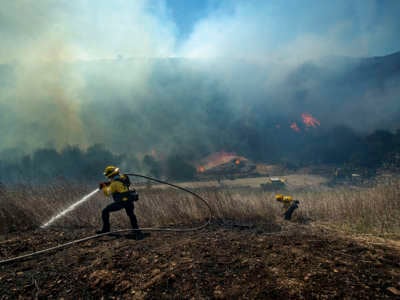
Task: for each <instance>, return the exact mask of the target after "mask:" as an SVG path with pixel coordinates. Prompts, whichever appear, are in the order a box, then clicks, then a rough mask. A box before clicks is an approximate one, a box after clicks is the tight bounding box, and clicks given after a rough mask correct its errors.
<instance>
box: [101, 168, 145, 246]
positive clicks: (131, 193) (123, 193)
mask: <svg viewBox="0 0 400 300" xmlns="http://www.w3.org/2000/svg"><path fill="white" fill-rule="evenodd" d="M104 176H106V177H107V178H108V179H109V180H108V181H106V182H101V183H100V184H99V189H100V190H102V191H103V193H104V195H106V196H112V198H113V200H114V202H113V203H111V204H109V205H107V206H106V207H105V208H104V209H103V211H102V213H101V217H102V220H103V228H102V229H101V230H99V231H97V232H96V233H106V232H109V231H110V212H113V211H118V210H121V209H125V212H126V214H127V215H128V217H129V220H130V222H131V225H132V229H136V230H135V231H134V233H133V235H134V237H135V238H137V239H141V238H143V233H142V232H141V231H140V230H138V229H139V226H138V222H137V219H136V216H135V213H134V201H137V200H138V199H139V196H138V194H137V193H136V191H135V190H130V189H129V186H130V185H131V182H130V180H129V177H128V175H125V174H121V173H120V171H119V168H117V167H114V166H108V167H106V168H105V170H104Z"/></svg>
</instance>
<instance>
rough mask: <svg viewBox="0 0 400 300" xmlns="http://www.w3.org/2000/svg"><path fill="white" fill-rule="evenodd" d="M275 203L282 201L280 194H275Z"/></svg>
mask: <svg viewBox="0 0 400 300" xmlns="http://www.w3.org/2000/svg"><path fill="white" fill-rule="evenodd" d="M275 199H276V201H282V200H283V195H282V194H276V195H275Z"/></svg>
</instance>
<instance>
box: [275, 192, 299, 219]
mask: <svg viewBox="0 0 400 300" xmlns="http://www.w3.org/2000/svg"><path fill="white" fill-rule="evenodd" d="M275 199H276V201H278V202H281V203H283V209H284V210H285V214H284V216H285V220H290V219H291V218H292V214H293V212H294V211H295V210H296V209H297V208H298V207H299V203H300V201H299V200H293V197H292V196H284V195H282V194H277V195H275Z"/></svg>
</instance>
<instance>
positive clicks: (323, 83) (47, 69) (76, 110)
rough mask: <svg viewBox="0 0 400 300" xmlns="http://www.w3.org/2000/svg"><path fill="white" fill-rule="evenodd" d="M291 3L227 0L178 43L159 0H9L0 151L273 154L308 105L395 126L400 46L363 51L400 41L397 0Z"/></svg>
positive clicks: (330, 122) (347, 121)
mask: <svg viewBox="0 0 400 300" xmlns="http://www.w3.org/2000/svg"><path fill="white" fill-rule="evenodd" d="M296 3H298V2H297V1H287V3H286V4H281V2H280V1H279V2H278V1H277V2H273V4H272V5H270V4H267V3H265V2H264V1H222V2H221V4H220V5H219V6H218V8H217V9H215V10H214V11H212V12H210V13H209V14H208V15H205V16H204V17H203V18H201V19H200V20H199V21H198V22H197V23H196V24H195V25H194V28H193V31H192V32H190V33H189V34H188V35H187V36H186V37H185V38H184V39H183V40H182V39H179V38H178V36H179V34H178V28H177V27H176V25H175V24H174V21H173V19H172V17H171V12H170V11H169V8H168V3H167V2H164V1H121V0H118V1H96V2H92V1H84V0H81V1H73V2H71V1H57V2H54V1H40V2H36V1H11V2H8V3H5V4H3V5H2V6H1V7H0V20H1V21H0V25H1V26H0V34H1V38H2V47H1V49H0V63H1V65H0V108H1V119H0V125H1V129H0V134H1V141H2V143H1V145H0V150H2V151H4V150H6V149H18V150H19V151H20V152H25V153H29V152H31V151H33V150H35V149H38V148H43V147H54V148H56V149H62V148H64V147H65V146H67V145H79V146H80V147H81V148H87V147H89V146H90V145H93V144H104V145H106V147H107V148H108V149H111V150H112V151H114V152H115V153H135V155H139V156H141V157H143V156H144V155H145V154H147V153H151V151H152V150H154V151H155V152H156V153H158V155H159V156H160V157H162V156H163V155H164V156H165V155H168V154H169V153H174V152H177V151H178V152H180V153H185V155H187V156H188V159H192V158H193V157H201V156H202V155H206V154H208V153H211V152H214V151H220V150H225V151H236V152H245V153H255V152H257V151H258V152H263V151H266V152H268V151H271V153H272V152H273V151H275V150H274V149H275V148H274V147H279V146H277V145H276V143H274V142H273V141H276V142H277V141H280V142H282V141H281V136H282V135H285V136H286V137H287V138H288V139H291V138H293V134H295V133H293V132H292V130H291V129H290V124H292V123H293V122H296V121H299V119H301V114H302V113H304V112H306V113H311V114H312V115H314V116H315V117H317V118H318V119H319V120H321V126H320V127H319V129H318V130H328V129H329V128H331V127H334V126H336V125H343V124H344V125H347V126H350V127H352V128H354V129H356V130H358V131H364V132H370V131H373V130H374V129H377V128H387V129H396V128H398V127H399V126H400V124H399V119H400V118H399V117H400V111H399V106H398V99H399V95H400V89H399V86H400V85H399V83H400V72H399V68H400V56H399V54H397V55H392V56H387V57H382V58H376V59H374V58H370V59H363V58H362V57H368V56H375V55H384V54H389V53H391V52H395V51H396V50H399V49H400V44H399V42H398V39H397V38H396V35H397V32H398V30H397V29H398V25H399V24H398V20H397V19H398V18H397V17H396V14H395V12H396V11H399V8H400V7H399V2H398V1H392V2H390V1H388V2H387V3H386V6H385V11H382V7H381V6H380V5H379V2H378V1H362V2H354V3H352V4H348V2H347V1H338V2H335V4H330V5H331V6H329V5H328V6H329V7H326V6H327V4H326V3H324V4H323V5H322V4H321V3H319V2H318V1H310V3H309V4H310V5H306V4H304V5H302V6H301V7H300V6H299V5H298V4H296ZM288 12H289V13H288ZM294 12H296V13H294ZM316 28H318V30H317V29H316ZM396 41H397V42H396ZM383 44H384V46H382V45H383ZM350 57H353V58H350ZM354 57H358V58H354ZM277 126H279V128H286V129H285V130H288V132H289V133H287V132H286V131H279V130H277ZM277 137H279V138H277ZM294 138H295V139H297V137H296V136H294ZM255 148H257V151H256V150H254V149H255ZM252 151H253V152H252ZM258 152H257V153H258ZM7 153H10V151H8V152H7ZM14 153H17V151H14ZM254 157H255V158H257V157H258V158H260V157H265V156H264V155H261V156H260V155H254Z"/></svg>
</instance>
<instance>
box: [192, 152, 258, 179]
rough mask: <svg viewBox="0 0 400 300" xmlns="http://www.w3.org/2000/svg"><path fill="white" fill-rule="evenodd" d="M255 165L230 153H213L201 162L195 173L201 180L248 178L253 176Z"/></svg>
mask: <svg viewBox="0 0 400 300" xmlns="http://www.w3.org/2000/svg"><path fill="white" fill-rule="evenodd" d="M255 170H256V165H255V164H254V163H252V162H251V161H250V160H249V159H247V158H245V157H243V156H239V155H237V154H235V153H232V152H225V151H219V152H215V153H213V154H211V155H209V156H207V157H205V158H203V159H202V160H201V165H200V166H198V167H197V172H198V173H199V175H200V177H201V178H207V177H213V176H222V177H224V176H230V177H231V176H239V177H241V176H249V175H251V174H255Z"/></svg>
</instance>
